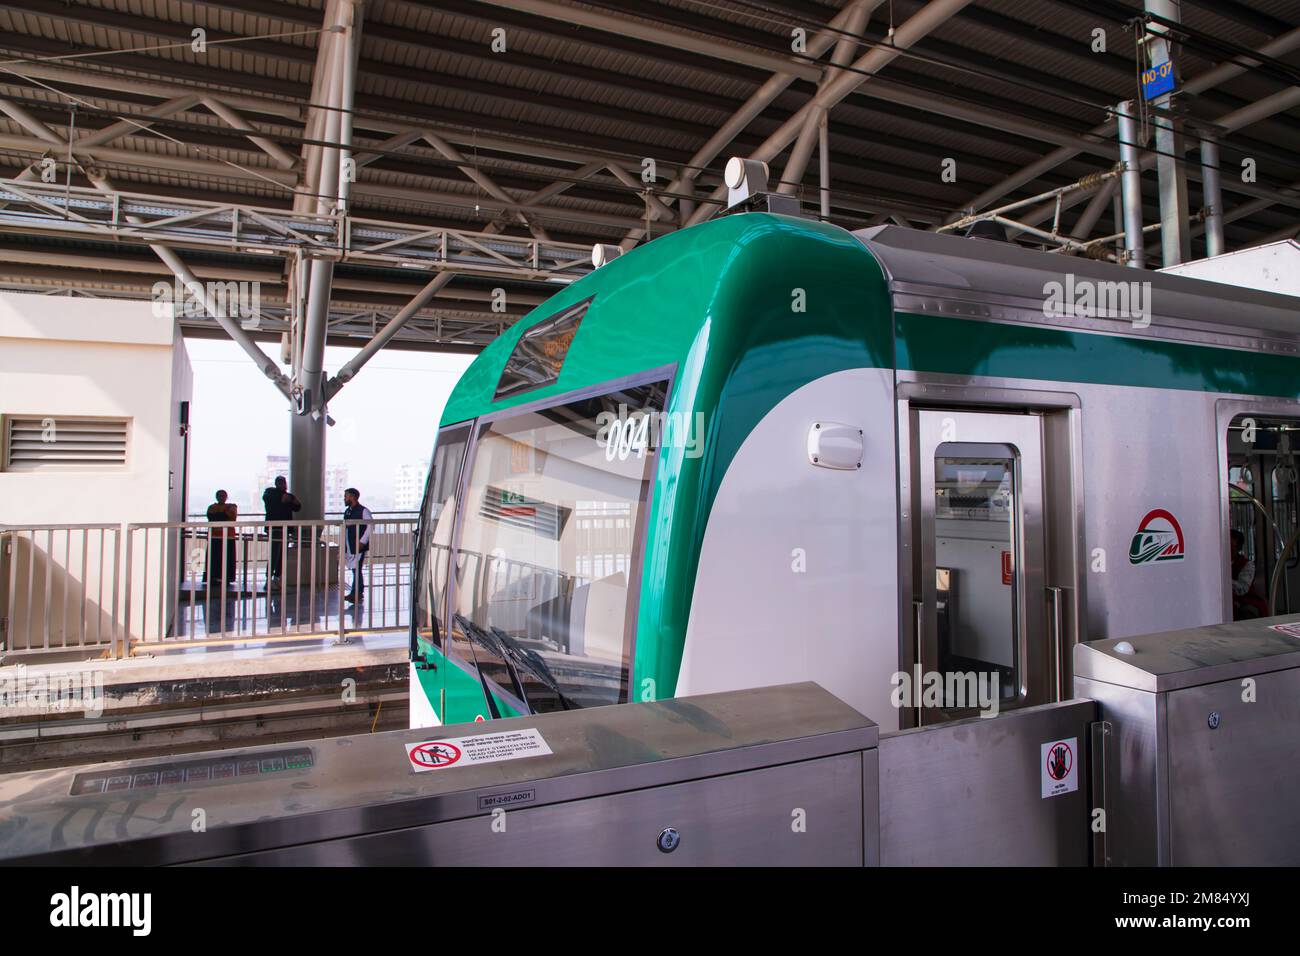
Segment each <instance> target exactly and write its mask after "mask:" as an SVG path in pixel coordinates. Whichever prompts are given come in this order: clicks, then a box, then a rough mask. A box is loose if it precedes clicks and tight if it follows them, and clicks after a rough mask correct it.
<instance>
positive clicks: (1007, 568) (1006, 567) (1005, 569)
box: [1002, 551, 1011, 584]
mask: <svg viewBox="0 0 1300 956" xmlns="http://www.w3.org/2000/svg"><path fill="white" fill-rule="evenodd" d="M1002 583H1003V584H1010V583H1011V552H1010V551H1003V552H1002Z"/></svg>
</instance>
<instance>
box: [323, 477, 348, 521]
mask: <svg viewBox="0 0 1300 956" xmlns="http://www.w3.org/2000/svg"><path fill="white" fill-rule="evenodd" d="M347 486H348V466H347V465H330V466H328V467H327V468H326V469H325V514H327V515H332V514H342V513H343V509H344V508H346V507H347V503H346V502H345V501H344V500H343V489H344V488H346V487H347Z"/></svg>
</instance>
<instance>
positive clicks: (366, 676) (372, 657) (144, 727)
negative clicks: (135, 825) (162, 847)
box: [0, 630, 407, 773]
mask: <svg viewBox="0 0 1300 956" xmlns="http://www.w3.org/2000/svg"><path fill="white" fill-rule="evenodd" d="M406 723H407V636H406V632H405V630H401V631H378V632H366V633H357V634H352V635H348V637H347V640H346V641H345V642H340V641H339V640H338V638H337V637H335V636H333V635H329V636H318V637H304V638H301V639H296V638H294V639H289V640H285V639H283V638H279V639H275V640H266V641H250V642H246V643H243V644H239V645H235V646H231V645H199V646H193V647H186V646H184V645H183V644H179V645H171V646H166V647H160V648H158V650H157V651H156V652H154V653H151V654H137V655H135V656H132V657H128V658H124V659H120V660H105V659H83V660H77V661H62V662H57V663H37V664H21V663H18V664H5V665H0V773H6V772H11V771H16V770H29V769H38V768H41V767H51V766H63V765H66V764H71V763H84V762H88V761H96V760H111V759H122V758H124V757H128V756H130V757H134V756H146V755H149V754H154V753H164V752H169V751H170V752H174V751H176V750H177V749H178V748H179V749H184V750H187V751H199V750H206V749H212V748H218V747H228V746H231V745H232V744H234V743H237V742H243V741H254V740H256V741H258V742H263V741H265V742H272V741H279V740H304V739H312V738H317V737H325V736H333V735H337V734H345V733H364V732H368V731H370V730H372V729H374V730H378V729H394V728H397V727H405V726H406Z"/></svg>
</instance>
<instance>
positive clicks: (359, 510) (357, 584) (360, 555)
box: [343, 488, 375, 603]
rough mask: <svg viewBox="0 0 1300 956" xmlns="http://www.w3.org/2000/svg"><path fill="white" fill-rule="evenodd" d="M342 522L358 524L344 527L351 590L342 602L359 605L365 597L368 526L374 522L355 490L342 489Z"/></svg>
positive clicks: (359, 493) (368, 545)
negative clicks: (344, 507)
mask: <svg viewBox="0 0 1300 956" xmlns="http://www.w3.org/2000/svg"><path fill="white" fill-rule="evenodd" d="M343 503H344V504H346V505H347V508H346V509H344V511H343V520H344V521H357V522H360V523H359V524H349V525H345V527H346V528H347V532H346V533H345V534H344V536H343V540H344V541H345V542H346V547H347V563H348V567H350V568H351V569H352V590H351V591H349V592H348V594H347V596H346V597H344V598H343V600H345V601H347V602H349V603H351V602H354V601H355V602H357V603H360V602H361V601H362V600H364V599H365V596H366V575H365V564H366V552H368V551H369V550H370V524H371V522H373V521H374V520H375V518H374V515H372V514H371V513H370V509H369V508H367V507H366V506H365V505H363V504H362V503H361V492H359V491H357V489H355V488H345V489H343Z"/></svg>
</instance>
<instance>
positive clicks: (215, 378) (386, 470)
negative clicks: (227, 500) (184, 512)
mask: <svg viewBox="0 0 1300 956" xmlns="http://www.w3.org/2000/svg"><path fill="white" fill-rule="evenodd" d="M185 346H186V349H187V350H188V351H189V356H190V364H191V365H192V366H193V368H194V398H193V401H192V403H191V405H190V426H191V433H190V482H189V485H190V492H189V510H190V512H191V513H196V512H200V511H202V510H203V509H204V508H205V507H207V503H208V502H209V501H211V500H212V493H213V492H214V491H215V490H216V489H217V488H225V489H227V490H228V491H229V492H230V496H231V498H232V499H233V500H234V501H235V502H236V503H237V504H238V505H239V506H240V509H239V510H240V512H241V516H242V515H243V514H244V513H247V514H248V515H249V516H250V517H253V516H255V515H257V514H259V513H260V511H261V508H260V501H259V502H257V505H258V507H257V508H254V507H253V505H254V501H253V500H252V499H251V497H250V496H251V492H252V490H253V485H254V480H255V478H256V476H257V475H258V473H259V472H261V471H262V469H263V468H264V467H265V464H266V456H267V455H287V454H289V406H288V403H287V402H286V401H285V399H284V397H283V396H282V395H280V393H279V392H278V391H276V389H275V386H273V385H272V384H271V383H270V382H269V381H268V380H267V379H266V377H265V376H264V375H263V374H262V373H261V371H260V370H259V369H258V368H257V367H256V366H254V365H253V362H252V360H251V359H249V357H248V356H247V355H245V354H244V351H243V350H242V349H241V348H240V347H239V346H237V345H235V344H234V343H233V342H229V341H216V340H208V339H187V340H186V342H185ZM262 349H263V351H265V352H266V353H267V355H268V356H271V357H272V358H275V357H277V356H278V354H279V348H278V346H276V345H273V344H271V343H265V344H263V345H262ZM354 354H356V350H355V349H347V348H335V347H331V348H327V349H326V350H325V369H326V371H327V372H329V373H330V374H333V373H334V372H336V371H338V369H339V367H340V366H341V365H342V364H343V363H344V362H346V361H347V360H348V359H349V358H351V357H352V356H353V355H354ZM472 358H473V356H469V355H445V354H440V353H435V352H406V351H400V352H399V351H394V350H386V351H383V352H380V353H379V354H378V355H376V356H375V357H374V358H372V359H371V360H370V361H369V362H368V363H366V365H365V367H364V368H363V369H362V370H361V371H360V372H358V373H357V376H356V378H354V379H353V380H352V381H351V382H349V383H348V384H347V385H345V386H344V387H343V390H342V391H340V392H339V393H338V394H337V395H336V396H334V400H333V401H331V402H330V409H329V410H330V415H331V416H333V418H334V419H335V422H336V424H335V425H334V426H333V427H331V428H329V429H328V430H327V432H326V446H325V458H326V464H327V465H329V466H333V465H346V466H347V468H348V482H349V484H353V485H356V486H357V488H359V489H360V490H361V492H362V497H363V500H365V499H366V498H372V497H373V498H379V497H383V496H387V495H390V494H391V493H392V487H393V476H394V472H395V471H396V470H397V466H398V465H402V464H406V463H408V462H420V461H426V460H427V459H428V457H429V452H430V451H431V450H432V448H433V434H434V430H435V429H436V428H437V426H438V419H439V417H440V416H441V415H442V409H443V406H444V405H446V403H447V396H448V395H449V394H451V389H452V386H453V385H455V384H456V379H457V378H459V377H460V374H461V373H462V372H463V371H464V370H465V368H466V367H467V366H468V365H469V363H470V361H471V359H472Z"/></svg>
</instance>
